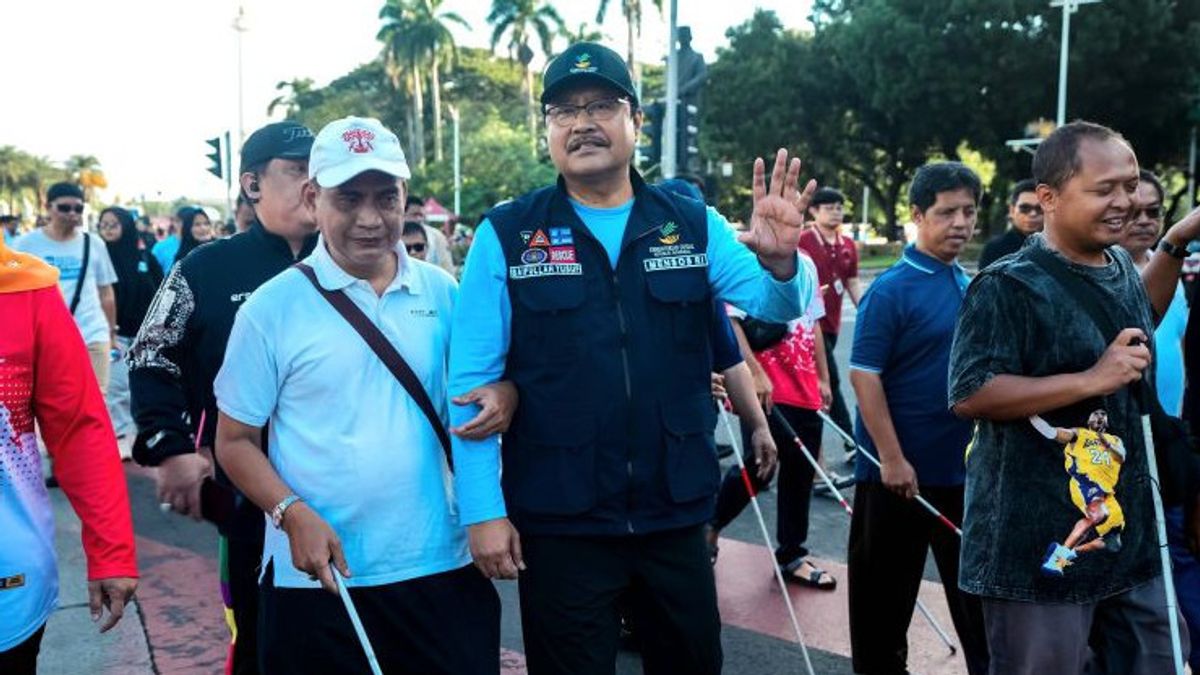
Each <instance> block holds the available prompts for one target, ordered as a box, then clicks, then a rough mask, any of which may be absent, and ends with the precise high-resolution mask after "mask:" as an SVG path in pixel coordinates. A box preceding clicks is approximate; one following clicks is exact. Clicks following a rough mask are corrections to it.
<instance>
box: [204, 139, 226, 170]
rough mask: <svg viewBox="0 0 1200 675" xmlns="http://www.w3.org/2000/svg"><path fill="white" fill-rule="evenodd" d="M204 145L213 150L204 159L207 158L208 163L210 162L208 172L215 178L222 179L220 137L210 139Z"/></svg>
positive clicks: (223, 166)
mask: <svg viewBox="0 0 1200 675" xmlns="http://www.w3.org/2000/svg"><path fill="white" fill-rule="evenodd" d="M205 143H208V144H209V146H211V147H212V150H213V151H212V152H210V153H208V154H207V155H205V157H208V159H209V161H211V162H212V166H210V167H208V172H209V173H211V174H212V175H214V176H216V177H217V178H224V177H225V164H224V162H222V161H221V137H220V136H217V137H216V138H210V139H208V140H207V141H205Z"/></svg>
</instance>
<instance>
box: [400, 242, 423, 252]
mask: <svg viewBox="0 0 1200 675" xmlns="http://www.w3.org/2000/svg"><path fill="white" fill-rule="evenodd" d="M404 250H406V251H408V252H409V253H424V252H425V244H405V245H404Z"/></svg>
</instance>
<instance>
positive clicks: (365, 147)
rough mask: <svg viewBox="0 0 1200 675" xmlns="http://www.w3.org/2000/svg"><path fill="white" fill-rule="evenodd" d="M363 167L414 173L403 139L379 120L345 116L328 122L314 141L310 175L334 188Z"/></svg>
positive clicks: (400, 174) (398, 173)
mask: <svg viewBox="0 0 1200 675" xmlns="http://www.w3.org/2000/svg"><path fill="white" fill-rule="evenodd" d="M364 171H382V172H384V173H386V174H389V175H392V176H395V177H397V178H403V179H408V178H409V177H411V176H412V172H411V171H409V169H408V161H407V160H406V159H405V158H404V150H403V149H401V147H400V139H399V138H397V137H396V134H394V133H392V132H391V131H389V130H388V128H387V127H385V126H383V124H381V123H380V122H379V120H377V119H374V118H370V117H344V118H342V119H340V120H334V121H332V122H330V123H329V124H326V125H325V127H324V128H323V129H321V132H320V133H318V134H317V137H316V139H315V140H314V141H313V146H312V154H311V155H309V159H308V177H309V178H312V179H314V180H315V181H317V185H320V186H321V187H323V188H331V187H337V186H338V185H341V184H342V183H345V182H346V181H348V180H350V179H351V178H354V177H355V176H357V175H358V174H360V173H362V172H364Z"/></svg>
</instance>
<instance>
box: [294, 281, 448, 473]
mask: <svg viewBox="0 0 1200 675" xmlns="http://www.w3.org/2000/svg"><path fill="white" fill-rule="evenodd" d="M294 267H295V268H296V269H298V270H300V271H301V272H303V273H304V276H306V277H308V280H309V281H310V282H312V285H313V288H315V289H317V292H318V293H320V294H321V297H323V298H325V299H326V300H328V301H329V304H331V305H333V308H334V309H336V310H337V312H338V314H341V315H342V318H343V319H345V320H346V322H347V323H349V324H350V325H351V326H352V327H353V328H354V330H356V331H358V334H359V335H361V336H362V339H363V340H364V341H365V342H366V343H367V346H368V347H370V348H371V351H373V352H375V355H376V356H378V357H379V360H380V361H383V365H385V366H387V369H388V370H390V371H391V372H392V375H393V376H394V377H395V378H396V380H397V381H399V382H400V384H401V385H402V386H403V387H404V390H405V391H407V392H408V395H409V396H411V397H412V399H413V401H416V403H417V406H418V407H420V408H421V412H423V413H425V417H426V418H428V420H429V424H430V425H431V426H433V431H434V432H435V433H436V434H437V437H438V441H440V442H441V444H442V452H444V453H445V454H446V466H448V467H450V470H451V471H453V470H454V459H453V458H452V457H451V454H450V434H448V433H446V428H445V427H444V426H442V419H441V418H440V417H438V414H437V408H435V407H434V405H433V401H432V400H430V398H429V393H428V392H426V391H425V387H423V386H421V380H419V379H418V378H417V375H416V373H414V372H413V371H412V368H410V367H409V366H408V362H407V361H405V360H404V357H403V356H401V355H400V352H398V351H396V348H395V347H393V346H392V343H391V342H389V341H388V339H387V336H386V335H384V334H383V331H381V330H379V328H378V327H377V326H376V325H375V324H373V323H371V320H370V319H368V318H367V315H366V314H363V312H362V310H361V309H359V308H358V305H356V304H354V301H353V300H351V299H350V298H349V296H347V295H346V294H345V293H342V292H341V291H330V290H326V289H325V288H322V287H321V284H320V283H319V282H318V281H317V273H316V272H314V271H313V268H312V267H310V266H308V265H306V264H304V263H296V264H295V265H294Z"/></svg>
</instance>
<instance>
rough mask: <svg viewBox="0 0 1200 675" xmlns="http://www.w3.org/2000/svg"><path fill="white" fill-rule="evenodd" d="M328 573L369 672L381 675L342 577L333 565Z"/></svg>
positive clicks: (369, 641)
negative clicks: (360, 647)
mask: <svg viewBox="0 0 1200 675" xmlns="http://www.w3.org/2000/svg"><path fill="white" fill-rule="evenodd" d="M329 571H330V572H332V573H333V580H334V582H336V583H337V589H338V595H339V596H341V598H342V604H343V605H345V606H346V613H347V614H349V615H350V623H351V625H353V626H354V633H355V634H356V635H358V643H359V644H361V645H362V648H363V651H364V652H365V653H366V655H367V663H368V664H370V666H371V672H372V673H373V674H374V675H383V671H382V670H380V668H379V660H378V659H376V658H375V650H374V649H372V648H371V639H370V638H368V637H367V631H366V629H365V628H363V625H362V621H361V620H360V619H359V618H358V610H356V609H354V601H353V600H351V599H350V591H348V590H346V583H345V582H344V581H342V575H341V574H340V573H339V572H338V571H337V567H335V566H334V565H333V563H330V564H329Z"/></svg>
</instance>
